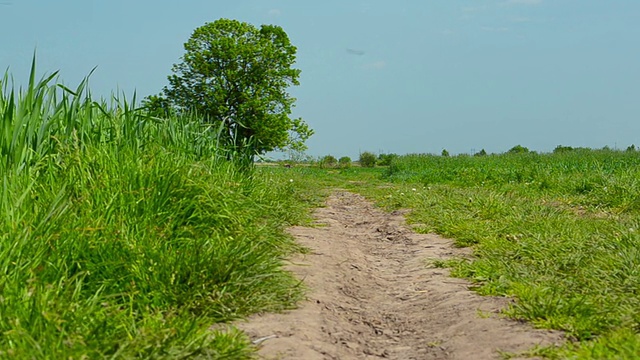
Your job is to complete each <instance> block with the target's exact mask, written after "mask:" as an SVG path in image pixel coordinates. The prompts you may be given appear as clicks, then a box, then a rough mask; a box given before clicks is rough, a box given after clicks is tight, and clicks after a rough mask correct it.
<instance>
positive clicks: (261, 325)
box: [239, 191, 562, 359]
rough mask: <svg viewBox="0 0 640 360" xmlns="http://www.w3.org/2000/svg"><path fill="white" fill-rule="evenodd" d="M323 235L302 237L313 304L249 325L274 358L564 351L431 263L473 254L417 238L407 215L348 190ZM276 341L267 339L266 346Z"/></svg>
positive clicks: (336, 198) (303, 274) (334, 204)
mask: <svg viewBox="0 0 640 360" xmlns="http://www.w3.org/2000/svg"><path fill="white" fill-rule="evenodd" d="M315 217H316V219H317V223H318V224H319V225H320V226H316V227H294V228H292V229H291V232H292V234H293V235H294V236H295V237H296V238H297V239H298V241H299V242H300V243H301V244H302V245H304V246H306V247H308V248H309V249H310V253H309V254H306V255H300V256H299V257H297V258H295V259H293V260H292V265H291V266H290V269H291V271H293V272H295V273H296V274H297V275H298V276H299V277H300V278H302V279H303V280H304V283H305V284H306V286H308V287H309V288H310V291H309V293H308V301H306V302H304V303H302V304H301V306H300V308H299V309H296V310H293V311H290V312H287V313H284V314H265V315H260V316H256V317H253V318H251V319H249V321H248V322H246V323H242V324H239V327H240V328H241V329H243V330H244V331H246V332H247V333H248V334H249V336H251V337H252V339H254V340H255V339H260V340H264V341H262V342H261V343H260V347H261V348H260V356H261V357H264V358H267V359H380V358H382V359H496V358H500V353H499V352H500V351H506V352H514V353H518V352H522V351H525V350H527V349H530V348H532V347H533V346H535V345H538V344H541V345H548V344H553V343H560V342H562V335H561V334H560V333H557V332H550V331H543V330H534V329H532V328H531V327H530V326H528V325H527V324H523V323H519V322H516V321H512V320H508V319H505V318H503V317H501V316H500V315H499V310H500V309H502V308H504V307H505V306H506V305H507V304H508V300H506V299H502V298H494V297H483V296H479V295H477V294H475V293H474V292H472V291H470V290H469V283H468V282H467V281H465V280H462V279H455V278H451V277H449V274H448V271H447V270H446V269H439V268H434V267H430V266H428V262H429V260H436V259H441V260H444V259H447V258H450V257H452V256H455V255H462V254H464V251H465V250H462V249H456V248H454V247H453V246H452V241H451V240H448V239H444V238H442V237H439V236H436V235H421V234H415V233H414V232H412V231H411V229H410V228H409V227H408V226H406V225H405V224H404V218H403V216H402V214H401V213H400V212H395V213H391V214H388V213H385V212H383V211H381V210H379V209H377V208H375V207H374V206H373V205H372V204H370V203H369V202H368V201H367V200H366V199H364V198H363V197H362V196H360V195H357V194H353V193H350V192H346V191H342V192H338V193H336V194H335V195H333V196H331V197H329V199H328V201H327V206H326V207H325V208H320V209H317V211H316V212H315ZM265 339H266V340H265Z"/></svg>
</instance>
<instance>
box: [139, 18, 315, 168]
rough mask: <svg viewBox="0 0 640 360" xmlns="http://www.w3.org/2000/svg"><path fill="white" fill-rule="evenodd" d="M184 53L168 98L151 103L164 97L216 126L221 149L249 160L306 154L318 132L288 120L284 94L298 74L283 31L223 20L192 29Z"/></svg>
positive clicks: (167, 89) (290, 99)
mask: <svg viewBox="0 0 640 360" xmlns="http://www.w3.org/2000/svg"><path fill="white" fill-rule="evenodd" d="M184 49H185V54H184V55H183V56H182V62H181V63H178V64H175V65H174V66H173V69H172V70H173V74H172V75H170V76H169V77H168V79H169V85H168V86H167V87H165V88H164V89H163V96H160V99H154V98H151V99H150V100H151V101H149V102H150V103H151V102H153V103H157V104H163V102H162V99H166V100H167V101H168V102H169V103H170V104H171V105H172V106H173V107H174V108H175V109H177V111H178V112H192V113H196V114H197V115H198V116H200V117H202V119H203V121H204V122H207V123H211V124H215V125H218V126H219V127H218V128H219V129H220V143H221V145H222V146H225V147H227V148H228V149H231V150H232V151H233V152H234V153H236V154H241V155H243V157H244V158H246V159H249V160H252V159H253V156H254V155H256V154H262V153H265V152H268V151H272V150H275V149H285V148H291V149H294V150H296V151H300V150H304V149H305V146H304V142H305V141H306V140H307V139H308V138H309V137H310V136H311V135H312V134H313V130H311V129H310V128H309V127H308V125H307V124H306V123H305V122H304V121H302V119H291V118H290V115H291V109H292V107H293V106H294V103H295V98H293V97H291V96H290V95H289V94H288V93H287V88H288V87H289V86H292V85H299V82H298V77H299V76H300V70H298V69H294V68H292V66H293V64H294V63H295V59H296V47H295V46H293V45H292V44H291V42H290V41H289V37H288V36H287V34H286V33H285V31H284V30H283V29H282V28H281V27H279V26H275V25H262V26H261V27H260V28H257V27H255V26H253V25H251V24H248V23H245V22H240V21H237V20H229V19H220V20H217V21H215V22H212V23H207V24H205V25H204V26H201V27H199V28H197V29H195V30H194V32H193V34H192V35H191V38H190V39H189V40H188V41H187V42H186V43H185V44H184ZM153 103H152V104H153ZM151 110H152V111H154V110H157V109H151Z"/></svg>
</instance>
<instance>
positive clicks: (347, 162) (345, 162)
mask: <svg viewBox="0 0 640 360" xmlns="http://www.w3.org/2000/svg"><path fill="white" fill-rule="evenodd" d="M338 165H340V167H343V168H348V167H351V158H350V157H348V156H343V157H341V158H340V159H339V160H338Z"/></svg>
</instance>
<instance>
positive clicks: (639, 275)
mask: <svg viewBox="0 0 640 360" xmlns="http://www.w3.org/2000/svg"><path fill="white" fill-rule="evenodd" d="M638 165H640V153H639V152H637V151H612V150H607V149H605V150H588V149H577V150H571V151H559V152H557V153H553V154H536V153H524V154H501V155H490V156H467V155H461V156H456V157H442V156H433V155H408V156H402V157H400V158H397V159H395V160H394V161H393V162H392V164H391V166H390V167H388V168H386V169H376V170H377V171H378V172H379V174H377V175H376V174H373V172H374V171H375V170H369V173H368V174H364V175H365V176H363V174H362V173H361V174H356V173H355V172H354V173H353V174H352V175H348V174H347V173H348V171H345V172H344V173H345V176H347V177H349V176H350V177H351V183H347V184H351V185H347V186H349V187H350V188H352V189H355V190H357V191H360V192H363V193H364V194H366V195H367V196H369V197H370V198H372V199H374V200H375V201H376V202H377V203H378V204H379V205H381V206H384V207H386V208H388V209H397V208H410V209H412V210H413V211H412V213H411V214H410V215H409V221H410V222H412V223H414V224H416V226H417V229H418V231H420V232H425V233H427V232H435V233H438V234H442V235H444V236H446V237H450V238H452V239H455V242H456V244H457V245H458V246H461V247H467V246H472V247H473V251H474V258H473V260H472V261H469V260H464V259H458V260H454V261H450V262H446V263H437V264H434V265H436V266H446V267H451V268H453V272H454V275H455V276H459V277H464V278H468V279H470V280H471V281H472V282H474V283H475V284H476V287H475V288H476V290H477V291H478V292H479V293H481V294H485V295H497V296H507V297H510V298H513V299H514V300H515V301H516V302H515V304H514V305H513V306H512V307H511V308H510V309H508V310H507V311H506V314H507V315H508V316H510V317H512V318H515V319H521V320H525V321H528V322H531V323H533V324H534V325H535V326H537V327H541V328H550V329H559V330H563V331H565V332H567V334H568V336H569V339H571V340H572V342H570V343H569V344H568V345H567V346H565V347H564V348H562V349H538V350H536V351H534V352H533V353H537V354H543V355H546V356H549V357H552V358H585V359H605V358H610V359H620V358H625V359H627V358H636V357H637V356H638V354H640V336H639V335H638V333H639V332H640V183H639V180H638V179H640V167H639V166H638ZM358 178H360V179H367V178H369V179H370V180H368V181H361V182H355V183H354V179H358ZM382 180H384V181H388V182H391V183H392V184H393V186H392V187H389V186H380V181H382Z"/></svg>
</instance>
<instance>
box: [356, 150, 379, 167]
mask: <svg viewBox="0 0 640 360" xmlns="http://www.w3.org/2000/svg"><path fill="white" fill-rule="evenodd" d="M376 160H377V159H376V156H375V155H374V154H373V153H370V152H368V151H365V152H363V153H362V154H360V166H362V167H375V166H376Z"/></svg>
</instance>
